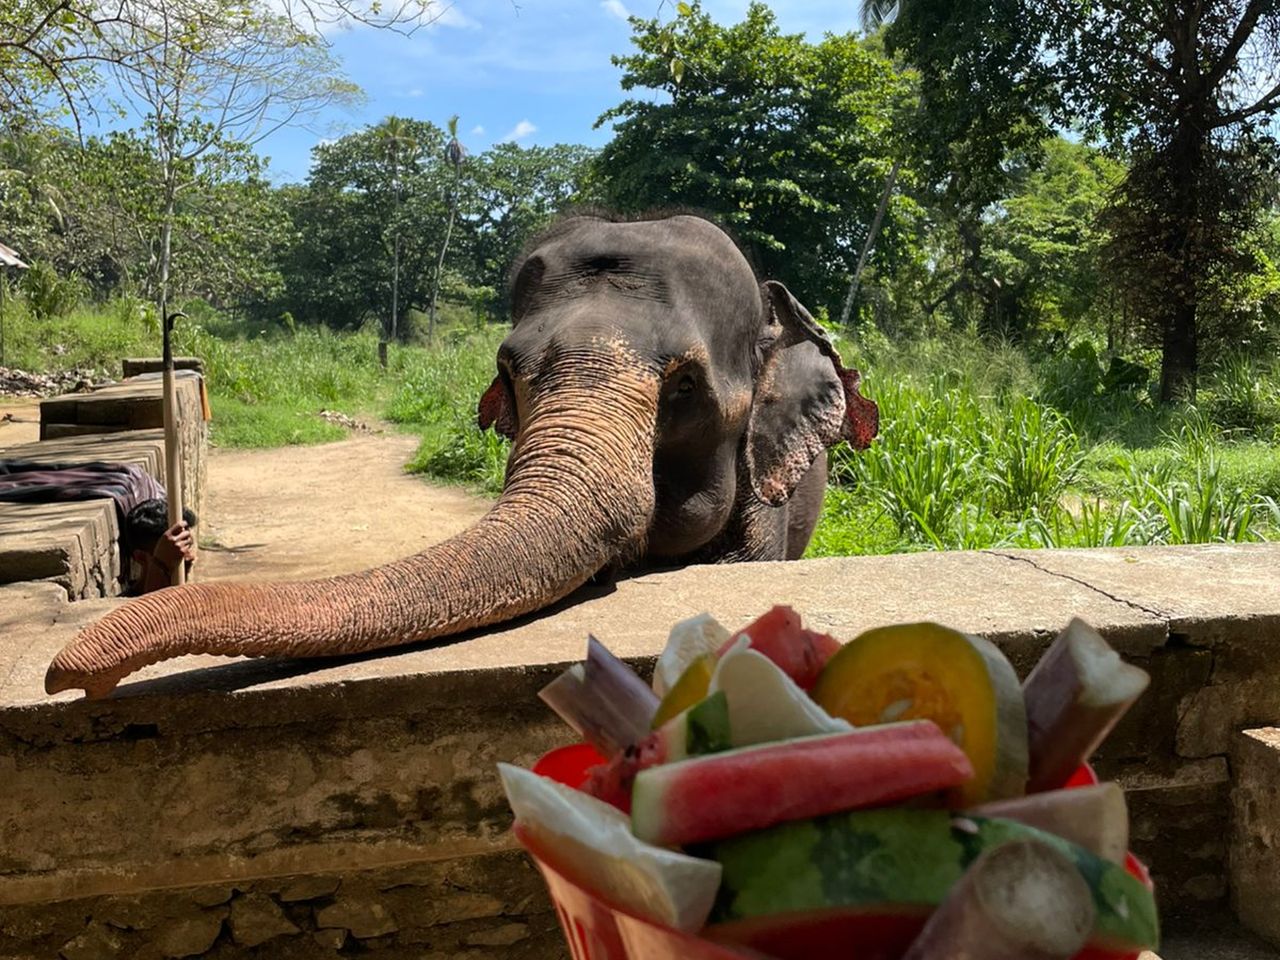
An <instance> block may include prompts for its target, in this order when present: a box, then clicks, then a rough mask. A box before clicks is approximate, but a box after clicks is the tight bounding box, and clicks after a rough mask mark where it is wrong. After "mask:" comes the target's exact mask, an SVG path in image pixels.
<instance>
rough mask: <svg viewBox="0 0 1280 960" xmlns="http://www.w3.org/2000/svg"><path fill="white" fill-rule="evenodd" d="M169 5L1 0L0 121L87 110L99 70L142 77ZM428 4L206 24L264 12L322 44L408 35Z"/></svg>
mask: <svg viewBox="0 0 1280 960" xmlns="http://www.w3.org/2000/svg"><path fill="white" fill-rule="evenodd" d="M173 8H174V3H173V0H111V2H109V3H100V2H98V0H7V2H6V3H5V4H4V5H3V8H0V115H4V114H8V113H15V114H16V113H23V114H27V115H29V116H36V115H39V114H42V113H44V112H45V111H46V109H47V108H48V106H49V102H48V99H47V97H48V94H49V93H50V92H52V93H53V94H54V100H55V101H56V102H57V103H58V104H60V106H61V108H62V110H63V111H64V112H66V113H68V114H70V115H71V117H72V118H73V120H74V121H75V126H76V128H77V130H78V129H79V128H80V115H81V112H82V111H83V110H86V109H88V110H90V111H92V110H94V109H95V106H94V95H95V94H96V93H97V92H98V91H99V86H100V83H99V81H100V80H101V75H102V71H103V69H104V68H112V69H116V70H120V69H123V70H128V71H131V72H139V71H145V70H146V69H147V68H148V66H149V57H150V55H151V54H152V53H153V52H154V51H155V50H156V48H157V47H158V46H159V45H161V44H162V43H164V42H165V41H166V40H167V39H168V36H167V35H166V33H165V29H164V24H165V23H167V22H169V21H171V20H172V19H173ZM446 9H447V7H446V6H445V5H443V4H440V3H437V2H434V0H394V2H392V3H384V2H382V0H273V2H271V3H270V4H266V5H262V6H257V5H255V4H254V3H253V2H250V3H249V4H239V5H235V6H232V5H228V4H212V5H211V8H210V10H209V11H207V16H208V17H209V18H210V19H216V18H219V17H227V18H229V20H228V22H229V23H234V22H235V21H236V20H237V19H238V18H240V16H241V13H242V12H243V11H246V10H247V11H248V12H249V14H250V16H251V18H253V19H257V18H260V17H261V16H262V15H263V14H266V13H270V14H272V15H273V16H275V17H276V18H277V19H278V20H279V21H280V22H282V23H283V24H285V25H287V26H288V28H289V29H290V30H291V31H293V32H294V33H296V34H298V35H300V36H305V37H307V38H308V40H309V41H310V42H313V43H317V44H321V45H323V44H325V43H327V40H326V34H327V32H328V30H329V28H331V27H334V26H339V25H342V24H349V23H361V24H365V25H368V26H373V27H378V28H384V29H393V30H401V31H405V32H410V31H412V30H415V29H417V28H418V27H420V26H422V25H424V24H428V23H430V22H432V21H433V20H434V19H436V18H437V17H438V16H440V15H441V14H443V12H444V11H445V10H446Z"/></svg>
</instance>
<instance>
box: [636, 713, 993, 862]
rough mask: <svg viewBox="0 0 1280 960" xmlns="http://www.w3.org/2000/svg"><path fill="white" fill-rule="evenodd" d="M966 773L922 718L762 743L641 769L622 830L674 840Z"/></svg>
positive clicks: (873, 800) (905, 793) (934, 785)
mask: <svg viewBox="0 0 1280 960" xmlns="http://www.w3.org/2000/svg"><path fill="white" fill-rule="evenodd" d="M972 774H973V769H972V767H970V765H969V761H968V759H967V758H966V757H965V755H964V753H963V751H961V750H960V748H959V747H957V746H956V745H955V744H954V743H952V742H951V741H950V740H949V739H948V738H947V736H946V735H945V734H943V733H942V731H941V730H939V729H938V728H937V727H936V726H935V725H934V724H933V723H930V722H928V721H920V722H916V723H904V724H892V725H888V726H883V727H873V728H866V729H863V730H852V731H850V732H848V733H836V734H830V735H827V736H821V737H804V738H801V739H799V740H785V741H782V742H781V743H766V744H761V745H759V746H754V747H745V748H742V749H738V750H730V751H729V752H728V753H719V754H715V755H713V756H709V757H696V758H693V759H690V760H683V761H681V762H679V763H667V764H663V765H662V766H656V767H649V768H648V769H646V770H642V771H640V773H639V774H637V776H636V778H635V787H634V789H633V790H632V792H631V829H632V831H633V832H634V833H635V835H636V836H637V837H639V838H640V839H642V840H646V841H648V842H649V843H654V844H657V845H659V846H681V845H684V844H687V843H698V842H701V841H705V840H714V839H716V838H718V837H728V836H734V835H736V834H739V833H746V832H748V831H751V830H760V829H763V828H765V827H768V826H771V825H773V824H777V823H783V822H785V821H787V820H799V819H803V818H806V817H813V816H817V815H819V814H822V813H832V812H834V811H837V810H850V809H853V808H855V807H867V806H874V805H876V804H885V803H894V802H896V801H899V800H905V799H906V798H908V797H916V796H919V795H921V794H926V793H931V792H933V791H936V790H943V789H946V788H949V787H954V786H957V785H959V784H960V783H963V782H964V781H965V780H967V779H968V778H969V777H970V776H972Z"/></svg>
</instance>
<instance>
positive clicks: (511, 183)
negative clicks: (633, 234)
mask: <svg viewBox="0 0 1280 960" xmlns="http://www.w3.org/2000/svg"><path fill="white" fill-rule="evenodd" d="M595 156H596V152H595V151H594V150H591V149H589V148H587V147H580V146H574V145H570V144H556V145H555V146H551V147H536V146H535V147H522V146H520V145H519V144H516V143H499V144H496V145H495V146H494V147H492V148H491V149H489V150H486V151H485V152H484V153H482V154H480V155H478V156H477V157H475V158H474V159H473V160H472V161H471V163H470V164H469V171H468V176H467V180H466V184H465V185H464V187H465V189H466V190H468V191H469V196H467V197H466V198H465V200H464V206H465V216H464V218H463V222H462V229H463V234H464V239H463V241H462V242H463V243H464V245H465V246H466V248H467V250H468V253H469V255H470V260H471V263H470V266H469V267H468V268H467V273H468V275H469V277H470V279H471V280H472V282H474V283H476V284H477V285H479V286H481V287H485V288H488V289H489V290H491V291H493V293H492V299H491V301H490V303H491V306H492V307H494V308H496V307H497V306H498V305H499V302H500V301H499V294H498V291H500V290H502V288H503V286H504V284H505V281H506V277H507V272H508V271H509V270H510V269H511V265H512V264H513V263H514V262H515V260H516V258H517V256H518V255H519V253H520V251H521V249H522V248H523V247H524V246H525V244H526V243H528V242H529V240H530V239H531V238H532V237H533V236H534V235H535V234H536V233H538V231H540V230H542V229H543V228H544V227H546V226H547V225H548V224H549V223H550V222H551V221H552V219H553V218H554V217H555V216H556V214H558V213H560V212H562V211H563V210H565V209H567V208H569V207H571V206H579V205H588V204H590V203H592V202H594V201H596V200H597V199H598V197H597V196H596V191H595V186H594V184H593V182H592V165H593V163H594V160H595Z"/></svg>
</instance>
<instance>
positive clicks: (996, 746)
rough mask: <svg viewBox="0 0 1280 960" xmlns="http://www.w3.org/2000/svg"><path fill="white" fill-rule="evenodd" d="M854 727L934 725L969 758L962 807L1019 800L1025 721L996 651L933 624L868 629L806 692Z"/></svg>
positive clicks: (1017, 691)
mask: <svg viewBox="0 0 1280 960" xmlns="http://www.w3.org/2000/svg"><path fill="white" fill-rule="evenodd" d="M812 696H813V699H814V700H816V701H817V702H818V704H819V706H821V707H822V708H823V709H825V710H826V711H827V712H828V713H829V714H831V715H832V716H834V717H841V718H843V719H845V720H848V721H849V722H850V723H852V724H853V725H854V726H869V725H871V724H880V723H892V722H894V721H897V720H932V721H933V722H934V723H936V724H937V725H938V726H939V727H940V728H941V729H942V731H943V732H944V733H946V734H947V735H948V736H949V737H951V739H952V740H954V741H955V742H956V744H957V745H958V746H959V747H960V748H961V749H962V750H963V751H964V752H965V753H966V754H967V755H968V757H969V762H970V763H971V764H972V765H973V772H974V776H973V779H972V780H971V781H969V782H968V783H966V784H965V785H964V786H963V787H961V788H960V789H959V790H958V791H957V792H956V794H955V795H954V796H953V797H952V798H951V799H952V800H953V801H954V802H957V803H960V804H963V805H965V806H968V805H972V804H978V803H985V802H987V801H989V800H1002V799H1005V798H1007V797H1017V796H1022V795H1023V794H1024V793H1025V792H1026V783H1027V715H1026V708H1025V706H1024V703H1023V699H1022V688H1021V686H1020V685H1019V683H1018V675H1017V674H1016V673H1014V670H1013V667H1012V666H1011V665H1010V663H1009V661H1008V660H1006V659H1005V657H1004V654H1002V653H1001V652H1000V651H999V649H997V648H996V646H995V645H994V644H992V643H990V642H988V641H986V640H984V639H982V638H981V637H975V636H970V635H968V634H964V633H960V632H959V631H956V630H951V629H948V628H947V627H942V626H939V625H938V624H936V623H912V624H901V625H898V626H891V627H880V628H878V629H875V630H869V631H867V632H866V633H863V634H861V635H860V636H858V637H856V638H855V639H853V640H851V641H850V642H849V643H846V644H845V645H844V646H843V647H841V648H840V650H839V651H838V652H837V653H836V654H835V656H833V657H832V658H831V660H830V661H828V663H827V665H826V667H825V668H824V669H823V671H822V674H821V676H819V678H818V682H817V684H816V685H815V686H814V688H813V690H812Z"/></svg>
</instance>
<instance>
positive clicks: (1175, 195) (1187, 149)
mask: <svg viewBox="0 0 1280 960" xmlns="http://www.w3.org/2000/svg"><path fill="white" fill-rule="evenodd" d="M1183 116H1184V119H1183V120H1182V121H1181V122H1180V123H1179V125H1178V130H1177V132H1176V133H1175V134H1174V138H1173V142H1172V143H1171V144H1170V148H1169V154H1168V161H1167V164H1166V167H1165V172H1166V176H1167V179H1168V184H1169V189H1168V191H1167V193H1165V197H1167V198H1168V205H1167V208H1166V209H1165V210H1163V211H1160V213H1161V214H1162V215H1163V217H1164V219H1165V222H1166V223H1168V224H1169V228H1168V233H1167V236H1166V248H1165V255H1166V257H1168V258H1169V260H1170V261H1171V262H1172V263H1173V264H1174V269H1173V271H1172V274H1171V279H1172V283H1171V284H1170V285H1169V286H1170V289H1169V290H1168V299H1167V300H1166V301H1165V308H1164V311H1163V315H1162V316H1161V318H1160V321H1161V323H1160V325H1161V334H1162V337H1161V356H1160V399H1161V401H1163V402H1165V403H1171V402H1174V401H1178V400H1195V396H1196V378H1197V375H1198V373H1199V361H1200V352H1199V335H1198V334H1199V330H1198V324H1197V319H1198V318H1197V312H1198V307H1199V296H1200V284H1199V280H1200V276H1201V274H1202V273H1203V272H1204V268H1203V264H1202V263H1201V260H1202V259H1203V257H1204V256H1205V253H1206V251H1205V250H1204V248H1203V245H1202V244H1201V243H1200V242H1198V240H1197V237H1196V231H1197V228H1198V226H1199V209H1198V199H1199V186H1200V184H1201V182H1202V180H1203V174H1204V169H1203V167H1204V162H1205V130H1207V129H1208V125H1207V124H1205V123H1203V122H1201V121H1200V120H1199V119H1198V112H1197V111H1194V110H1190V109H1188V110H1187V111H1186V112H1185V113H1184V115H1183Z"/></svg>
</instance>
